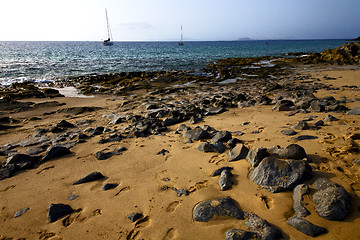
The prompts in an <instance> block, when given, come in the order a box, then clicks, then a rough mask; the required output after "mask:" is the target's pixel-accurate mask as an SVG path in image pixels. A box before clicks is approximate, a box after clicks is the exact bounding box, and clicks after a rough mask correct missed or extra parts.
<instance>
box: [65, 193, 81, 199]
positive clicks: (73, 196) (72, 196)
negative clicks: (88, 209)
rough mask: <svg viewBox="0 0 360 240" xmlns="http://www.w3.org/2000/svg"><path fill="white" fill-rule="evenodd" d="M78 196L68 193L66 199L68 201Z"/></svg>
mask: <svg viewBox="0 0 360 240" xmlns="http://www.w3.org/2000/svg"><path fill="white" fill-rule="evenodd" d="M78 197H79V195H76V194H72V193H69V196H68V197H67V198H66V199H67V200H69V201H73V200H75V199H76V198H78Z"/></svg>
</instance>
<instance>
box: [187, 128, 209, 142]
mask: <svg viewBox="0 0 360 240" xmlns="http://www.w3.org/2000/svg"><path fill="white" fill-rule="evenodd" d="M183 135H184V137H185V138H187V139H190V140H193V141H198V140H200V139H207V138H209V137H210V136H209V134H208V132H207V131H205V130H204V129H202V128H201V127H196V128H194V129H191V130H188V131H186V132H184V133H183Z"/></svg>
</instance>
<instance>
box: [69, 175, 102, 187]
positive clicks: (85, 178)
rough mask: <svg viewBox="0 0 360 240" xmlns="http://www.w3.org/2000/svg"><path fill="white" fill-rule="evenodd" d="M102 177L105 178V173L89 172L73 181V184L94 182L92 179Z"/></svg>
mask: <svg viewBox="0 0 360 240" xmlns="http://www.w3.org/2000/svg"><path fill="white" fill-rule="evenodd" d="M102 178H104V175H102V174H101V173H100V172H92V173H89V174H88V175H86V176H85V177H83V178H80V179H79V180H77V181H75V182H74V183H73V185H78V184H82V183H87V182H92V181H96V180H99V179H102Z"/></svg>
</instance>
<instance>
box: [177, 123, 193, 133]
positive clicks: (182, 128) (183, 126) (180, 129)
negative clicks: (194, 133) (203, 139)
mask: <svg viewBox="0 0 360 240" xmlns="http://www.w3.org/2000/svg"><path fill="white" fill-rule="evenodd" d="M189 130H191V128H190V127H188V126H186V125H185V124H181V125H180V126H179V127H178V128H177V129H176V131H179V132H182V131H184V132H186V131H189Z"/></svg>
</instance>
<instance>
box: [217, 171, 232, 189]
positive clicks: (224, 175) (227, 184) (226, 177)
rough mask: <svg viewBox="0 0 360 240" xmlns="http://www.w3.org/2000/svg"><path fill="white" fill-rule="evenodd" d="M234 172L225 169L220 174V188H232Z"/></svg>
mask: <svg viewBox="0 0 360 240" xmlns="http://www.w3.org/2000/svg"><path fill="white" fill-rule="evenodd" d="M232 176H233V175H232V173H231V172H230V171H229V170H224V171H222V172H221V174H220V178H219V185H220V189H221V191H226V190H228V189H230V188H231V187H232V184H233V182H232V180H231V177H232Z"/></svg>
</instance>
